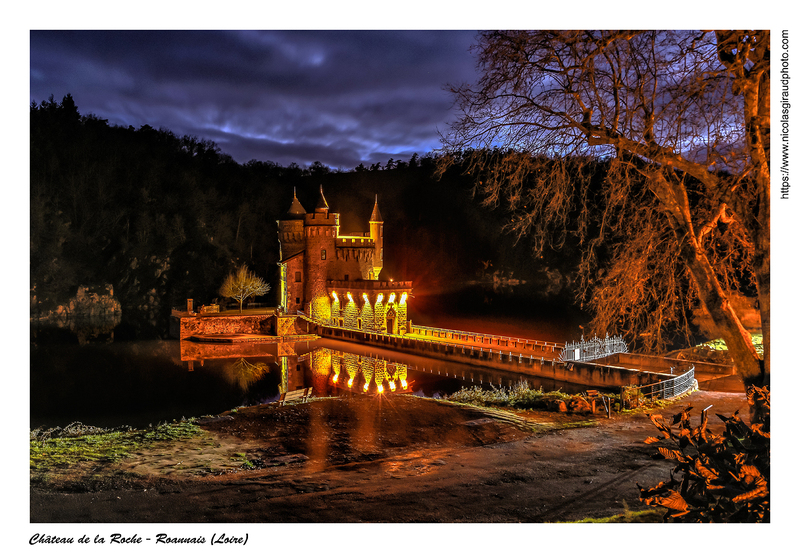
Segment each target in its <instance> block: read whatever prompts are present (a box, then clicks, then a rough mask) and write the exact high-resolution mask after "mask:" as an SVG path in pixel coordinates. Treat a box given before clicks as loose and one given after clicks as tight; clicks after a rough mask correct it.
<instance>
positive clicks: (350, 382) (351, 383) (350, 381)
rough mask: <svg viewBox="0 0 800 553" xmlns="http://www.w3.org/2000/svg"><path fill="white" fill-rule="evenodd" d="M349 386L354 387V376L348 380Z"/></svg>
mask: <svg viewBox="0 0 800 553" xmlns="http://www.w3.org/2000/svg"><path fill="white" fill-rule="evenodd" d="M347 387H348V388H352V387H353V379H352V378H351V379H350V380H348V381H347Z"/></svg>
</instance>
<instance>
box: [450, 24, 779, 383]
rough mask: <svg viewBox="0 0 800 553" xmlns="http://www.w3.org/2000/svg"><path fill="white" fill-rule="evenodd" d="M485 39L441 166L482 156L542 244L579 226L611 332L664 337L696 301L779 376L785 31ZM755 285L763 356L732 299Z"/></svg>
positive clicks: (479, 170) (599, 312)
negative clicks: (775, 345)
mask: <svg viewBox="0 0 800 553" xmlns="http://www.w3.org/2000/svg"><path fill="white" fill-rule="evenodd" d="M474 48H475V50H476V52H477V57H478V67H479V69H480V71H481V74H482V76H481V78H480V80H479V81H478V83H477V84H474V85H470V84H466V85H460V86H456V87H453V92H454V94H455V97H456V99H457V106H458V108H459V118H458V120H457V122H456V123H455V124H453V125H452V126H451V128H450V129H449V131H448V133H447V134H446V135H445V136H444V138H443V143H444V150H445V152H446V153H449V154H450V155H445V156H443V158H442V159H443V161H442V163H441V165H440V170H442V171H444V170H446V169H447V168H448V166H449V165H450V164H453V163H459V164H461V165H462V167H466V171H467V172H468V173H470V174H471V175H473V176H474V177H475V179H476V189H477V191H478V192H479V193H481V194H482V195H483V198H484V202H485V203H486V204H487V205H497V204H499V203H504V202H505V203H506V205H507V207H508V208H509V209H510V210H511V212H512V214H513V215H512V219H511V222H510V223H509V225H510V227H511V229H513V230H515V231H517V232H530V233H532V235H533V236H534V237H535V238H536V240H535V243H536V244H537V247H539V248H542V247H544V246H546V245H548V244H553V245H556V246H558V245H559V241H560V240H563V237H564V236H566V234H567V229H568V228H569V229H577V231H576V232H577V237H578V239H579V240H580V244H581V259H580V275H581V280H580V282H581V284H582V293H583V297H584V299H585V300H586V301H587V302H588V304H589V306H590V307H591V308H592V310H593V312H594V315H595V319H594V326H595V328H596V329H600V330H602V329H610V330H612V331H614V330H617V329H619V327H622V328H621V329H620V330H625V331H626V332H628V333H629V334H630V333H635V335H636V336H638V337H644V339H645V342H647V343H648V345H650V346H656V345H658V344H660V343H662V342H661V338H662V337H661V336H659V333H660V332H662V329H663V328H666V326H667V325H668V323H670V324H672V323H676V322H678V323H681V322H683V323H685V322H686V321H687V320H688V316H687V314H686V312H687V309H688V308H690V307H691V306H692V302H693V301H694V302H697V303H698V304H699V305H700V306H702V308H703V309H704V310H705V311H706V313H707V314H708V315H710V317H711V319H712V321H713V324H714V326H715V328H716V330H717V331H718V332H719V334H720V335H721V337H722V338H724V340H725V342H726V344H727V346H728V349H729V352H730V353H731V355H732V357H733V359H734V361H735V363H736V365H737V368H738V370H739V372H740V373H741V374H742V375H743V377H744V380H745V384H757V385H763V384H768V383H769V345H770V280H769V266H770V248H769V240H770V238H769V236H770V211H769V210H770V191H769V178H770V174H769V173H770V170H769V148H770V144H769V133H770V120H769V107H770V106H769V87H770V77H769V68H770V46H769V32H768V31H717V32H706V31H696V32H692V31H535V32H528V31H512V32H486V33H483V34H481V35H480V36H479V38H478V42H477V44H476V45H475V47H474ZM598 163H600V164H602V165H603V175H604V177H603V181H602V183H601V185H600V186H599V187H597V186H596V187H594V188H593V187H592V186H591V182H592V181H591V179H592V178H593V177H592V175H590V174H586V173H587V171H590V168H591V167H597V164H598ZM594 178H595V179H596V178H597V176H596V175H595V176H594ZM601 251H602V256H600V254H599V252H601ZM601 257H602V261H601V259H600V258H601ZM687 285H688V289H687ZM742 287H744V288H747V287H750V288H752V289H754V290H755V291H756V293H757V296H758V307H759V310H760V315H761V327H762V331H763V338H764V360H763V361H762V360H761V359H760V358H759V355H758V353H757V352H756V350H755V348H754V346H753V344H752V343H751V337H750V335H749V333H748V332H747V331H746V330H745V328H744V326H743V325H742V322H741V313H739V312H737V309H736V308H735V307H734V305H733V302H732V301H731V300H732V298H733V296H734V295H736V294H737V292H738V290H739V289H740V288H742ZM615 327H616V328H615ZM648 340H649V342H648Z"/></svg>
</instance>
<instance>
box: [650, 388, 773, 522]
mask: <svg viewBox="0 0 800 553" xmlns="http://www.w3.org/2000/svg"><path fill="white" fill-rule="evenodd" d="M769 395H770V394H769V389H768V388H766V387H765V388H757V387H754V386H751V387H750V388H749V389H748V390H747V399H748V403H749V404H750V405H751V407H755V411H756V412H759V413H760V414H761V417H763V418H760V420H762V421H763V422H758V423H756V422H751V423H750V424H749V425H748V424H747V423H745V422H744V421H742V419H741V418H739V412H738V411H737V412H736V413H734V415H733V416H732V417H724V416H722V415H717V416H718V417H719V418H720V419H722V421H724V422H725V430H724V432H723V433H722V435H715V434H713V433H712V432H710V431H709V430H708V429H707V425H708V408H706V409H705V410H703V412H702V414H701V415H700V425H699V426H698V427H697V428H694V429H693V428H692V426H691V421H690V415H689V411H691V409H692V407H691V406H689V407H687V408H686V409H684V410H683V412H681V413H679V414H677V415H674V416H673V418H672V423H671V424H668V423H667V422H666V421H665V420H664V418H663V417H662V416H661V415H649V414H648V417H650V420H651V421H652V422H653V424H654V425H655V426H656V428H658V429H659V431H661V434H662V435H661V436H658V437H653V438H648V439H647V440H645V443H657V442H659V441H661V440H664V439H669V440H670V441H671V442H672V446H673V447H659V448H658V454H657V456H658V457H660V458H666V459H673V460H675V461H677V463H678V464H677V466H676V467H675V469H674V470H673V471H671V472H670V479H669V481H668V482H661V483H660V484H658V485H657V486H655V487H653V488H649V489H646V488H643V487H642V486H639V485H638V484H637V486H638V487H639V493H640V499H641V500H642V501H644V503H645V504H647V505H659V506H662V507H666V508H667V513H666V514H665V515H664V519H665V520H673V521H679V522H769V493H770V492H769V474H770V459H769V443H770V434H769V403H770V399H769ZM675 424H677V425H678V427H677V432H675V431H673V430H672V428H671V426H672V425H675ZM675 446H677V447H675ZM679 472H680V473H683V477H682V478H681V479H680V480H676V479H675V478H674V475H675V473H679Z"/></svg>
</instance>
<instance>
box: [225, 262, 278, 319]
mask: <svg viewBox="0 0 800 553" xmlns="http://www.w3.org/2000/svg"><path fill="white" fill-rule="evenodd" d="M269 290H270V285H269V284H267V283H266V282H264V281H263V280H262V279H261V278H259V277H257V276H256V275H255V274H253V273H251V272H250V271H248V270H247V265H242V266H241V267H239V269H238V270H237V271H236V272H235V273H231V274H229V275H228V276H227V277H226V278H225V281H224V282H223V283H222V286H221V287H220V289H219V293H220V295H222V296H223V297H226V298H233V299H235V300H236V301H238V302H239V312H240V313H241V312H242V303H243V302H244V300H246V299H247V298H249V297H251V296H263V295H264V294H266V293H267V292H269Z"/></svg>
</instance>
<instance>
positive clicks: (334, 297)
mask: <svg viewBox="0 0 800 553" xmlns="http://www.w3.org/2000/svg"><path fill="white" fill-rule="evenodd" d="M331 295H332V296H333V301H339V296H337V295H336V292H331Z"/></svg>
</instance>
